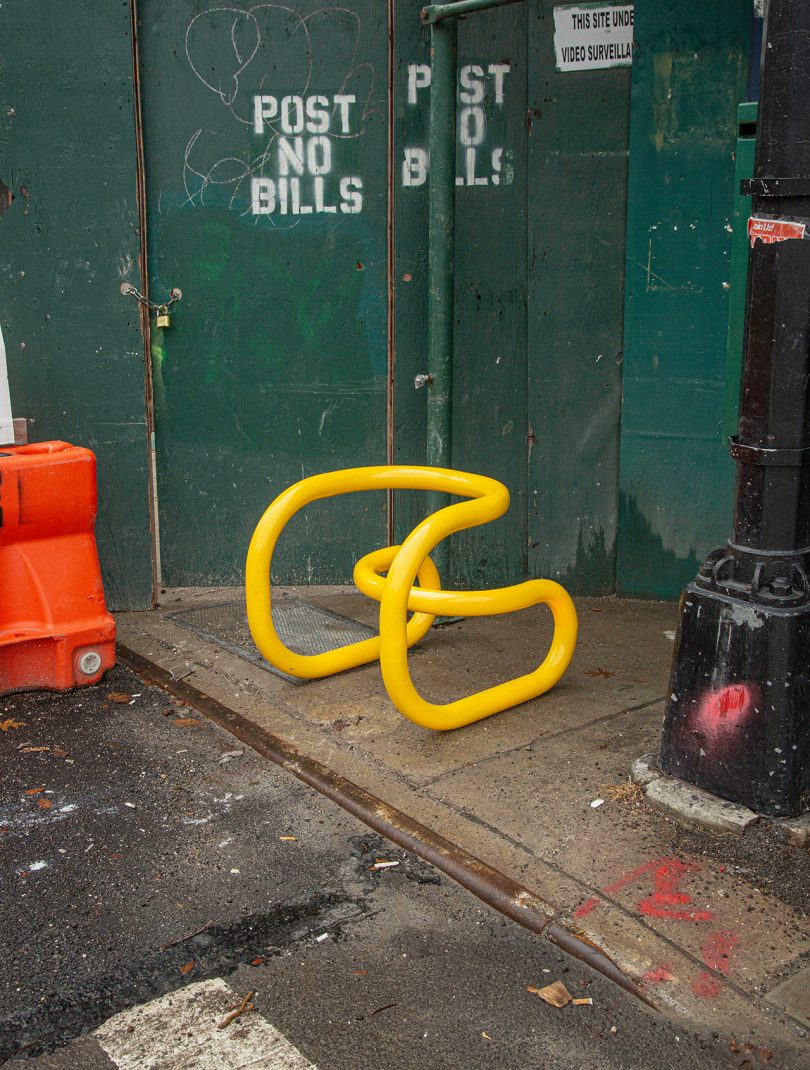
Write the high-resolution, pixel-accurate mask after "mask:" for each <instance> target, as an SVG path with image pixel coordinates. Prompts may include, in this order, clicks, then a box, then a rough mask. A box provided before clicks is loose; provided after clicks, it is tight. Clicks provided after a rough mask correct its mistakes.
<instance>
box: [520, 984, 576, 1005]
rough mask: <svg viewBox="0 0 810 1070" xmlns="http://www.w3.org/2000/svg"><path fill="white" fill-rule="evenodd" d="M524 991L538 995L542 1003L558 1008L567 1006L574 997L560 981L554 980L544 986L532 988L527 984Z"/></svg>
mask: <svg viewBox="0 0 810 1070" xmlns="http://www.w3.org/2000/svg"><path fill="white" fill-rule="evenodd" d="M526 991H527V992H531V993H532V994H533V995H535V996H539V997H540V999H542V1000H543V1002H544V1003H548V1004H549V1005H550V1006H552V1007H558V1008H560V1007H566V1006H568V1004H569V1003H570V1002H571V1001H572V999H573V998H574V997H573V996H572V995H571V993H570V992H569V991H568V989H567V988H566V987H565V985H564V984H563V983H562V981H554V982H553V983H552V984H550V985H546V986H545V988H534V987H533V986H532V985H529V986H528V988H527V989H526Z"/></svg>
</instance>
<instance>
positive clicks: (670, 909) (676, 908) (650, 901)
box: [574, 858, 740, 999]
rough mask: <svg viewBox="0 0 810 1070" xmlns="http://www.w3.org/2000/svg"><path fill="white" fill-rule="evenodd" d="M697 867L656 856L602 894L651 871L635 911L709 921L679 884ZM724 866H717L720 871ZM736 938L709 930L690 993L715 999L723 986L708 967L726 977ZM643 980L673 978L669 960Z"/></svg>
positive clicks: (588, 905) (578, 913)
mask: <svg viewBox="0 0 810 1070" xmlns="http://www.w3.org/2000/svg"><path fill="white" fill-rule="evenodd" d="M700 868H701V867H700V866H699V865H698V864H697V863H696V862H681V861H680V859H678V858H656V859H654V860H653V861H652V862H646V863H645V864H644V865H642V866H638V867H637V868H636V869H633V870H630V872H629V873H625V874H624V876H623V877H620V878H619V879H618V880H617V881H614V882H613V884H609V885H607V887H605V888H603V889H602V892H603V894H604V895H608V896H612V895H615V894H616V892H619V891H621V889H622V888H625V887H626V886H627V885H628V884H633V883H634V882H635V881H637V880H639V879H640V878H641V877H644V876H646V874H648V873H652V874H653V890H652V892H651V893H650V894H649V895H648V896H647V898H646V899H641V900H639V902H638V903H636V910H637V911H638V912H639V913H640V914H646V915H648V916H650V917H655V918H668V919H670V920H672V921H691V922H707V921H711V920H712V918H713V917H714V914H713V913H712V911H711V910H691V909H688V904H690V903H691V902H692V897H691V896H690V895H688V894H687V893H686V892H683V891H681V889H680V884H681V882H682V881H683V879H684V877H685V876H687V875H688V874H690V873H699V872H700ZM724 869H725V866H720V867H719V870H720V871H721V872H722V871H723V870H724ZM601 902H602V900H601V899H598V898H596V897H594V898H592V899H587V900H586V901H585V902H584V903H582V904H581V906H578V907H577V909H576V910H575V911H574V917H575V918H584V917H586V916H587V915H588V914H590V913H591V911H592V910H593V909H594V908H595V907H597V906H599V904H600V903H601ZM739 942H740V941H739V937H738V936H737V934H736V933H735V932H732V931H731V930H727V931H724V932H713V933H710V934H709V936H708V937H707V938H706V940H705V942H704V944H703V947H702V949H701V954H702V956H703V962H704V964H705V965H706V966H707V967H708V969H706V970H704V971H703V972H702V973H700V974H699V975H698V977H697V978H696V979H695V980H694V981H693V982H692V986H691V987H692V992H693V993H694V995H696V996H697V997H698V998H700V999H715V998H716V997H717V996H718V995H719V994H720V992H721V991H722V988H723V981H722V980H721V978H719V977H715V976H714V975H713V974H712V973H710V972H709V970H715V971H716V972H717V973H719V974H721V975H722V977H728V974H729V971H730V969H731V955H732V952H733V951H734V949H735V948H736V947H737V946H738V944H739ZM643 980H644V981H645V982H646V983H647V984H660V983H661V982H664V981H676V980H677V978H676V977H675V976H673V974H672V973H671V972H670V969H669V963H666V962H664V963H662V964H661V965H660V966H657V967H654V968H653V969H650V970H648V971H647V972H646V973H645V974H644V976H643Z"/></svg>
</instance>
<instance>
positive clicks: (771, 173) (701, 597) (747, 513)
mask: <svg viewBox="0 0 810 1070" xmlns="http://www.w3.org/2000/svg"><path fill="white" fill-rule="evenodd" d="M808 40H810V4H808V3H806V0H771V2H770V5H769V9H768V20H767V44H766V49H765V59H764V66H763V75H762V89H761V94H760V106H759V122H758V129H757V145H756V161H755V166H754V176H753V178H752V179H751V180H750V183H748V184H747V186H746V189H745V190H744V192H748V193H750V194H751V195H752V211H751V219H750V221H749V224H748V233H749V239H750V252H749V271H748V291H747V297H746V317H745V333H744V341H743V377H742V384H741V394H740V417H739V428H738V433H737V435H736V436H734V438H733V439H732V440H731V455H732V457H733V458H734V460H735V461H736V464H737V479H736V496H735V505H734V526H733V534H732V536H731V538H730V539H729V541H728V543H727V544H726V546H725V547H724V548H723V549H720V550H716V551H715V552H714V553H712V554H710V555H709V557H708V559H707V560H706V561H705V563H704V564H703V566H702V567H701V569H700V572H699V574H698V575H697V577H696V578H695V579H694V580H693V581H692V583H690V584H689V585H688V586H687V587H686V589H685V590H684V592H683V595H682V598H681V605H680V618H679V626H678V634H677V637H676V644H675V652H674V658H673V666H672V676H671V682H670V689H669V698H668V700H667V704H666V713H665V717H664V727H663V733H662V740H661V751H660V765H661V768H662V769H663V771H664V772H666V773H669V774H671V775H673V776H677V777H680V778H682V779H683V780H686V781H688V782H690V783H692V784H695V785H697V786H699V787H702V788H704V789H706V790H708V791H710V792H713V793H714V794H716V795H720V796H722V797H724V798H726V799H731V800H733V801H735V802H738V803H741V804H743V805H745V806H748V807H750V808H751V809H753V810H756V811H758V812H759V813H763V814H768V815H771V816H795V815H796V814H798V813H801V812H802V811H804V810H806V809H808V808H809V807H810V582H808V575H810V66H808V63H807V51H806V50H807V44H806V43H807V41H808Z"/></svg>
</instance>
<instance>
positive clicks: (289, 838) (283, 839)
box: [279, 836, 298, 843]
mask: <svg viewBox="0 0 810 1070" xmlns="http://www.w3.org/2000/svg"><path fill="white" fill-rule="evenodd" d="M279 840H280V841H281V842H282V843H297V842H298V837H297V836H279Z"/></svg>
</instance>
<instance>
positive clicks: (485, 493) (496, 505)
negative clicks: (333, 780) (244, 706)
mask: <svg viewBox="0 0 810 1070" xmlns="http://www.w3.org/2000/svg"><path fill="white" fill-rule="evenodd" d="M360 490H429V491H436V492H439V493H443V494H455V495H458V496H460V497H465V498H468V499H471V500H469V501H464V502H457V503H454V504H453V505H448V506H445V508H443V509H439V510H438V511H437V512H435V513H433V514H431V515H430V516H429V517H427V518H426V519H425V520H423V521H422V523H421V524H419V525H417V527H415V528H414V530H413V531H412V532H411V533H410V535H409V536H408V537H407V538H406V539H405V541H404V542H403V544H402V545H401V546H389V547H385V548H384V549H381V550H374V551H373V552H372V553H370V554H366V556H365V557H363V558H361V559H360V560H359V561H358V562H357V564H356V565H355V569H354V580H355V583H356V585H357V587H358V589H359V590H360V591H362V592H363V593H364V594H366V595H368V596H369V597H371V598H374V599H376V600H377V601H379V602H380V635H379V636H375V637H374V638H372V639H365V640H363V641H362V642H359V643H351V644H349V645H348V646H344V647H339V648H338V649H337V650H329V651H326V652H325V653H323V654H296V653H295V652H294V651H292V650H290V649H289V648H288V647H286V646H285V645H284V643H282V641H281V640H280V639H279V637H278V634H277V633H276V630H275V628H274V626H273V616H272V611H271V591H270V563H271V561H272V557H273V551H274V549H275V546H276V543H277V542H278V539H279V536H280V535H281V532H282V531H283V529H284V527H285V526H286V524H287V523H288V522H289V520H290V518H291V517H293V516H294V515H295V514H296V513H297V512H298V511H299V510H300V509H303V507H304V506H305V505H308V504H309V503H310V502H314V501H318V500H319V499H322V498H330V497H333V496H335V495H338V494H349V493H352V492H355V491H360ZM508 508H509V492H508V491H507V489H506V487H505V486H504V485H503V484H502V483H499V482H498V481H497V480H495V479H490V478H489V477H488V476H480V475H473V474H472V473H469V472H456V471H453V470H451V469H449V468H427V467H423V466H416V465H413V466H410V465H379V466H375V467H370V468H347V469H344V470H343V471H340V472H326V473H324V474H323V475H318V476H310V477H309V478H308V479H302V480H301V481H300V482H299V483H296V484H295V485H294V486H292V487H290V488H289V489H288V490H285V491H284V492H283V493H282V494H280V495H279V496H278V497H277V498H276V499H275V501H274V502H272V504H271V505H270V506H269V507H268V509H267V510H266V511H265V513H264V515H263V516H262V518H261V520H260V521H259V523H258V525H257V527H256V530H255V532H254V534H253V538H252V539H251V542H250V548H249V550H248V556H247V566H246V574H245V592H246V599H247V614H248V622H249V624H250V630H251V633H252V635H253V640H254V642H255V643H256V646H257V647H258V648H259V650H260V651H261V653H262V654H263V656H264V657H265V658H266V659H267V660H268V661H269V662H270V664H271V665H274V666H275V667H276V668H277V669H281V670H282V671H283V672H286V673H289V674H290V675H292V676H299V677H303V678H304V679H315V678H318V677H323V676H331V675H332V674H334V673H337V672H343V671H344V670H346V669H353V668H356V667H357V666H359V665H366V664H368V663H369V662H371V661H376V660H377V659H378V658H379V661H380V667H381V669H382V676H383V681H384V683H385V686H386V689H387V690H388V694H389V696H390V698H391V701H392V702H393V703H394V705H395V706H396V707H397V709H398V710H399V712H400V713H401V714H403V716H405V717H407V718H409V720H411V721H413V722H414V723H416V724H418V725H422V726H423V727H424V728H433V729H449V728H460V727H461V726H463V725H467V724H472V723H473V722H474V721H479V720H481V719H482V718H483V717H489V716H490V715H491V714H493V713H500V712H501V711H503V710H506V709H509V708H511V707H512V706H517V705H518V704H519V703H521V702H526V701H528V700H529V699H532V698H536V697H537V696H538V695H542V694H543V692H545V691H548V690H549V688H551V687H553V686H554V684H556V683H557V681H558V680H559V679H560V677H561V676H562V675H563V673H564V672H565V670H566V669H567V668H568V665H569V663H570V661H571V658H572V656H573V653H574V647H575V645H576V638H577V615H576V610H575V608H574V604H573V602H572V601H571V598H570V596H569V595H568V592H567V591H566V590H565V589H564V588H563V587H561V586H560V585H559V584H558V583H555V582H554V581H553V580H528V581H527V582H526V583H519V584H516V585H515V586H513V587H501V588H497V589H495V590H492V591H443V590H441V585H440V581H439V574H438V572H437V571H436V567H435V565H434V564H433V562H432V561H431V559H430V556H429V555H430V552H431V551H432V550H433V549H434V547H435V546H436V545H437V544H438V543H440V542H441V541H442V539H445V538H447V536H448V535H452V534H453V533H454V532H456V531H462V530H464V529H466V528H472V527H477V526H478V525H480V524H486V523H488V522H489V521H490V520H496V519H497V518H498V517H499V516H502V515H503V514H504V513H505V512H506V510H507V509H508ZM383 573H387V575H385V576H384V575H383ZM417 579H418V581H419V586H418V587H415V586H414V582H415V581H416V580H417ZM539 603H545V604H547V605H548V606H549V608H550V609H551V612H552V615H553V617H554V634H553V636H552V640H551V646H550V648H549V651H548V654H547V655H546V657H545V658H544V660H543V661H542V663H541V664H540V665H539V666H538V668H537V669H535V670H534V671H533V672H530V673H526V674H525V675H524V676H518V677H517V678H516V679H514V680H508V681H506V682H505V683H502V684H498V685H497V686H496V687H490V688H487V689H486V690H484V691H478V692H476V693H475V694H473V695H469V696H467V697H466V698H461V699H458V700H456V701H455V702H449V703H445V704H438V705H437V704H434V703H432V702H427V701H426V700H425V699H423V698H422V697H421V695H419V693H418V692H417V690H416V688H415V687H414V685H413V682H412V680H411V677H410V673H409V671H408V649H409V647H411V646H413V645H414V643H417V642H418V641H419V640H420V639H421V638H422V637H423V636H424V635H425V634H426V633H427V631H428V630H429V629H430V626H431V625H432V624H433V621H434V620H435V618H436V616H437V615H439V614H442V615H445V616H460V617H479V616H489V615H496V614H501V613H513V612H515V611H516V610H519V609H526V608H528V607H529V606H533V605H537V604H539ZM409 612H410V613H412V616H411V618H410V620H408V613H409Z"/></svg>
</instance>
